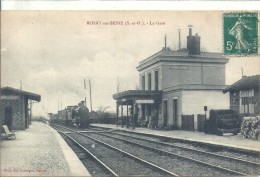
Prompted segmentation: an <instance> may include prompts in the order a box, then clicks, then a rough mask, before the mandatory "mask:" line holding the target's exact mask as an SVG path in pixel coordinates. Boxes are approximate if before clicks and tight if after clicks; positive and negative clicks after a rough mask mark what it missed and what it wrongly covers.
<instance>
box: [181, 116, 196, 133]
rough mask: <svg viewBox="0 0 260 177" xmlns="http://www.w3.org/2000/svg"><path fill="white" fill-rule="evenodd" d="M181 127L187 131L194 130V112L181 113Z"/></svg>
mask: <svg viewBox="0 0 260 177" xmlns="http://www.w3.org/2000/svg"><path fill="white" fill-rule="evenodd" d="M181 120H182V124H181V129H182V130H187V131H194V114H192V115H181Z"/></svg>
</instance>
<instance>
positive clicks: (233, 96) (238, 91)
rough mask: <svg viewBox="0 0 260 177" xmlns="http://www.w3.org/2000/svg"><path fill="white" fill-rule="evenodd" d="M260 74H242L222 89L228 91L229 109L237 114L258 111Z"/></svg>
mask: <svg viewBox="0 0 260 177" xmlns="http://www.w3.org/2000/svg"><path fill="white" fill-rule="evenodd" d="M259 89H260V75H254V76H248V77H247V76H243V77H242V79H240V80H239V81H237V82H235V83H234V84H232V85H230V86H229V87H227V88H226V89H225V90H223V93H227V92H229V93H230V109H231V110H234V111H236V112H237V113H239V114H247V115H255V114H259V113H260V106H259V103H260V94H259V93H260V91H259Z"/></svg>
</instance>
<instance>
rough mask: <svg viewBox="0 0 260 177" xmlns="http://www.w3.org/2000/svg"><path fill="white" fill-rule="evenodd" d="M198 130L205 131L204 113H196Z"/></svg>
mask: <svg viewBox="0 0 260 177" xmlns="http://www.w3.org/2000/svg"><path fill="white" fill-rule="evenodd" d="M197 117H198V131H199V132H204V131H205V114H198V116H197Z"/></svg>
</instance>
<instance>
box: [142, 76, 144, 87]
mask: <svg viewBox="0 0 260 177" xmlns="http://www.w3.org/2000/svg"><path fill="white" fill-rule="evenodd" d="M142 90H145V76H142Z"/></svg>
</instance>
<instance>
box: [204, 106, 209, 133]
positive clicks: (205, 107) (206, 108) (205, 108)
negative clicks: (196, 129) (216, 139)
mask: <svg viewBox="0 0 260 177" xmlns="http://www.w3.org/2000/svg"><path fill="white" fill-rule="evenodd" d="M207 110H208V107H207V106H204V111H205V121H204V132H205V133H206V120H207Z"/></svg>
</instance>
